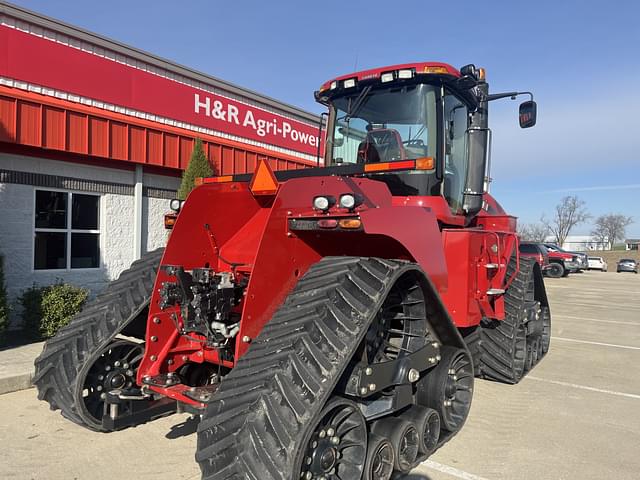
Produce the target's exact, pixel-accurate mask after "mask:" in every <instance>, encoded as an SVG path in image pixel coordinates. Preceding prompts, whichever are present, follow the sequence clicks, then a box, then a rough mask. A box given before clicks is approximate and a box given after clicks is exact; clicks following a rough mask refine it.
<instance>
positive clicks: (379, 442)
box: [362, 434, 396, 480]
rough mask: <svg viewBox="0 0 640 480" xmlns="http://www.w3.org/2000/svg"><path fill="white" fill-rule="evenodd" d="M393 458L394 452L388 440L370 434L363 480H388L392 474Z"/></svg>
mask: <svg viewBox="0 0 640 480" xmlns="http://www.w3.org/2000/svg"><path fill="white" fill-rule="evenodd" d="M395 458H396V454H395V450H394V449H393V445H392V444H391V442H390V441H389V439H387V438H385V437H381V436H379V435H375V434H370V435H369V447H368V451H367V461H366V462H365V464H364V475H363V477H362V478H363V480H389V479H390V478H391V475H392V474H393V466H394V462H395Z"/></svg>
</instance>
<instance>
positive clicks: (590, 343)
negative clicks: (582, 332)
mask: <svg viewBox="0 0 640 480" xmlns="http://www.w3.org/2000/svg"><path fill="white" fill-rule="evenodd" d="M551 339H552V340H561V341H563V342H573V343H585V344H587V345H600V346H602V347H614V348H624V349H626V350H640V347H632V346H630V345H618V344H615V343H602V342H589V341H588V340H577V339H575V338H564V337H551Z"/></svg>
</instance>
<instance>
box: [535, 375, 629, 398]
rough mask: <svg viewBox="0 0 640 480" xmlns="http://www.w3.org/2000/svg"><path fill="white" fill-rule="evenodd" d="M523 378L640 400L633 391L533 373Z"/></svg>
mask: <svg viewBox="0 0 640 480" xmlns="http://www.w3.org/2000/svg"><path fill="white" fill-rule="evenodd" d="M525 378H527V379H529V380H535V381H537V382H545V383H553V384H554V385H562V386H564V387H571V388H577V389H580V390H589V391H591V392H598V393H606V394H608V395H615V396H617V397H626V398H633V399H636V400H640V395H636V394H635V393H625V392H616V391H615V390H605V389H603V388H595V387H588V386H586V385H578V384H576V383H569V382H560V381H558V380H547V379H546V378H540V377H534V376H533V375H527V376H526V377H525Z"/></svg>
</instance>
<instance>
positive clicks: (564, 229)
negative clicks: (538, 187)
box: [542, 195, 591, 246]
mask: <svg viewBox="0 0 640 480" xmlns="http://www.w3.org/2000/svg"><path fill="white" fill-rule="evenodd" d="M585 205H586V204H585V202H584V201H583V200H580V199H579V198H578V197H577V196H575V195H570V196H567V197H564V198H563V199H562V200H560V203H559V204H558V205H556V211H555V213H554V216H553V218H552V219H551V220H546V219H544V218H543V219H542V221H543V222H544V224H545V225H546V226H547V228H548V229H549V231H550V232H551V234H552V235H553V236H554V237H555V241H556V243H557V244H558V245H560V246H562V244H563V243H564V241H565V240H566V238H567V237H568V236H569V233H570V232H571V230H572V229H573V227H575V226H576V225H579V224H581V223H584V222H585V221H587V220H588V219H589V218H590V217H591V215H589V212H588V211H587V209H586V207H585Z"/></svg>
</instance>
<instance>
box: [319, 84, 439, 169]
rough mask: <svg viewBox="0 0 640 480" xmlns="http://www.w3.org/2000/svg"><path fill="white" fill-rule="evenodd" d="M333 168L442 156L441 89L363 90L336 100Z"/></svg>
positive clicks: (419, 86) (332, 150) (331, 140)
mask: <svg viewBox="0 0 640 480" xmlns="http://www.w3.org/2000/svg"><path fill="white" fill-rule="evenodd" d="M333 105H334V108H335V121H334V126H333V132H332V135H331V137H330V146H331V154H332V155H331V159H332V163H333V164H345V163H376V162H393V161H397V160H413V159H416V158H421V157H434V158H435V156H436V147H437V145H436V139H437V123H436V88H435V87H434V86H432V85H410V86H404V87H393V88H388V89H383V90H373V91H370V90H363V91H362V92H360V93H355V94H354V95H351V96H345V97H341V98H337V99H335V100H334V101H333Z"/></svg>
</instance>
